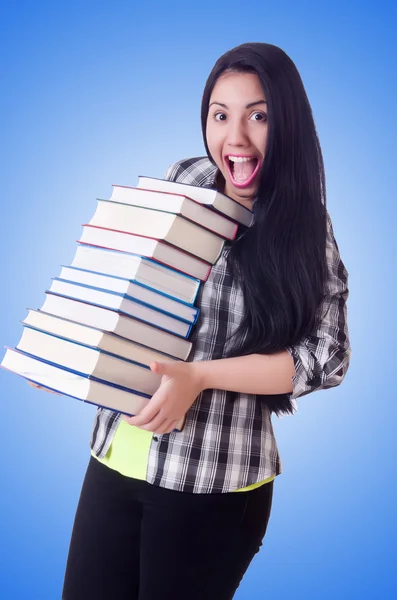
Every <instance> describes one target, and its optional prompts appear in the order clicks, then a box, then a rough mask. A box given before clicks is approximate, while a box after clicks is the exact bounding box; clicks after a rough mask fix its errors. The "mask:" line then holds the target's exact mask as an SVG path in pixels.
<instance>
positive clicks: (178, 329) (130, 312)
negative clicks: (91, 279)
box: [47, 279, 192, 338]
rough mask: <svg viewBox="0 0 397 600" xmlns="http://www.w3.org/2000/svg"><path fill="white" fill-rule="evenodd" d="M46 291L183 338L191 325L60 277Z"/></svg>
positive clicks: (111, 294)
mask: <svg viewBox="0 0 397 600" xmlns="http://www.w3.org/2000/svg"><path fill="white" fill-rule="evenodd" d="M47 291H49V292H52V293H53V294H59V295H60V296H65V297H67V298H73V299H74V300H81V301H83V302H90V303H92V304H96V305H97V306H102V307H103V308H110V309H112V310H117V311H118V312H120V313H123V314H125V315H127V316H129V317H134V318H135V319H140V320H141V321H144V322H145V323H150V324H151V325H155V326H156V327H161V329H164V330H166V331H170V332H171V333H174V334H175V335H180V336H182V337H185V338H187V337H188V335H189V333H190V330H191V327H192V326H191V325H190V324H189V323H186V322H185V321H181V320H180V319H175V318H174V317H170V316H169V315H166V314H164V313H162V312H160V311H158V310H154V309H152V308H149V307H148V306H144V305H143V304H140V303H139V302H135V301H134V300H130V299H128V298H126V297H125V296H122V295H121V294H117V293H116V292H105V291H101V290H96V289H94V288H90V287H86V286H84V285H80V284H77V283H73V282H69V281H61V280H60V279H53V280H52V284H51V287H50V288H49V290H47Z"/></svg>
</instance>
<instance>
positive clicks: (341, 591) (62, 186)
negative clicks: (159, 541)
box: [0, 0, 397, 600]
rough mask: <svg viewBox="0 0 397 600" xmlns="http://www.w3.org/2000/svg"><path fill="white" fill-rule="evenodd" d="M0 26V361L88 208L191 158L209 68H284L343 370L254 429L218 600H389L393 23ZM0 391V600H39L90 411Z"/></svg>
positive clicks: (50, 571) (212, 6)
mask: <svg viewBox="0 0 397 600" xmlns="http://www.w3.org/2000/svg"><path fill="white" fill-rule="evenodd" d="M0 11H1V13H0V23H1V36H0V44H1V57H2V58H1V62H2V68H1V73H2V74H1V79H0V81H1V88H2V89H1V94H0V98H1V99H0V102H1V111H0V115H1V117H0V118H1V139H2V143H1V150H0V152H1V160H0V165H1V196H0V202H1V207H2V211H1V215H2V216H1V223H0V232H1V235H0V244H1V256H2V263H1V282H2V294H1V300H0V302H1V313H0V327H1V334H0V343H1V345H2V346H3V345H10V346H12V345H14V344H16V343H17V342H18V340H19V337H20V334H21V329H22V328H21V326H20V324H19V320H20V319H23V318H24V317H25V315H26V308H27V307H31V308H38V307H39V306H41V304H42V302H43V301H44V289H45V288H46V287H47V286H48V285H49V283H50V278H51V277H53V276H56V275H58V271H59V268H60V265H61V264H69V263H70V261H71V259H72V257H73V255H74V251H75V240H76V239H77V237H78V236H79V234H80V231H81V227H80V225H81V224H82V223H83V222H86V221H87V220H88V219H89V218H90V217H91V215H92V213H93V210H94V207H95V204H96V200H95V199H96V197H104V198H106V197H108V196H109V195H110V192H111V184H112V183H119V184H125V185H135V183H136V180H137V176H138V175H139V174H146V175H151V176H155V177H162V176H163V174H164V172H165V170H166V168H167V166H168V165H169V164H170V163H171V162H172V161H174V160H177V159H179V158H184V157H188V156H197V155H200V154H202V153H203V144H202V140H201V133H200V119H199V107H200V98H201V92H202V89H203V86H204V83H205V79H206V77H207V75H208V73H209V71H210V69H211V68H212V66H213V63H214V62H215V60H216V59H217V58H218V56H220V55H221V54H222V53H223V52H224V51H226V50H228V49H229V48H231V47H233V46H235V45H237V44H239V43H242V42H246V41H267V42H270V43H273V44H276V45H279V46H281V47H282V48H283V49H284V50H285V51H286V52H287V53H288V54H289V55H290V56H291V58H292V59H293V60H294V62H295V64H296V65H297V67H298V69H299V71H300V73H301V76H302V79H303V81H304V84H305V87H306V90H307V93H308V96H309V99H310V102H311V105H312V108H313V112H314V116H315V121H316V124H317V127H318V131H319V135H320V140H321V144H322V149H323V153H324V159H325V166H326V174H327V192H328V207H329V211H330V214H331V217H332V220H333V224H334V229H335V235H336V238H337V242H338V244H339V247H340V251H341V255H342V258H343V260H344V262H345V264H346V266H347V268H348V271H349V274H350V298H349V302H348V308H349V324H350V331H351V342H352V347H353V356H352V362H351V367H350V370H349V372H348V375H347V377H346V379H345V381H344V383H343V384H342V386H340V387H339V388H336V389H332V390H326V391H322V392H318V393H315V394H312V395H309V396H306V397H305V398H303V399H302V400H301V401H300V412H299V413H298V414H297V415H296V416H295V417H287V418H283V419H277V418H275V419H274V426H275V430H276V435H277V439H278V443H279V447H280V452H281V456H282V460H283V468H284V472H283V474H282V475H281V476H280V477H278V478H277V481H276V485H275V496H274V504H273V511H272V515H271V519H270V524H269V529H268V534H267V536H266V538H265V542H264V544H263V546H262V548H261V550H260V553H259V554H258V555H256V557H255V559H254V561H253V563H252V564H251V567H250V568H249V571H248V572H247V574H246V576H245V578H244V581H243V582H242V584H241V586H240V589H239V590H238V592H237V594H236V599H237V600H243V599H248V598H250V599H251V600H259V599H262V598H272V599H273V600H287V599H290V598H294V599H296V600H301V599H302V600H328V599H335V598H338V599H343V600H344V599H349V600H350V599H355V598H360V599H361V600H364V599H372V598H380V599H388V598H392V597H395V596H394V593H396V589H395V588H396V585H395V577H394V571H393V553H394V554H395V535H396V521H395V512H396V510H395V492H396V486H395V478H396V468H395V462H396V454H395V450H396V444H395V429H396V425H395V424H396V421H395V419H396V416H397V411H396V392H395V388H396V385H395V372H396V368H395V365H394V361H395V353H394V350H395V337H396V336H395V333H396V319H395V314H396V311H395V298H394V284H393V279H394V277H395V273H396V271H395V258H396V252H395V251H396V205H395V174H396V143H395V138H396V110H395V97H396V72H395V59H393V58H392V55H395V51H396V46H395V43H394V39H393V36H394V35H395V28H396V15H395V11H394V8H393V3H392V2H389V3H388V2H382V1H381V2H354V1H352V2H341V1H336V2H308V1H305V0H304V1H301V2H292V1H290V2H288V1H278V2H267V1H261V2H259V1H258V0H252V1H251V2H249V3H246V4H244V3H242V2H241V0H240V2H234V0H231V1H228V2H220V3H212V2H210V1H208V0H203V1H202V2H201V3H200V4H193V3H192V4H191V5H190V4H187V3H185V2H183V3H182V2H180V3H176V2H170V3H164V4H160V3H159V4H158V5H156V4H153V3H150V4H149V5H148V6H143V5H139V4H136V3H134V2H132V1H131V2H126V1H125V2H118V1H115V2H104V1H95V2H94V1H92V2H86V1H80V2H75V1H73V0H72V1H69V2H67V3H66V2H41V1H36V2H34V3H33V2H26V1H25V2H23V1H22V2H12V3H11V2H4V3H2V8H1V9H0ZM393 266H394V268H393ZM2 355H3V351H2V352H1V357H2ZM0 386H1V417H2V427H1V429H2V431H1V440H2V455H1V467H0V469H1V494H0V509H1V510H0V555H1V560H0V569H1V576H0V598H2V599H3V598H4V599H5V600H14V599H15V600H16V599H18V600H19V599H26V598H39V599H40V600H55V599H58V598H60V597H61V587H62V580H63V573H64V565H65V561H66V556H67V550H68V544H69V539H70V533H71V528H72V523H73V518H74V512H75V509H76V504H77V500H78V496H79V491H80V486H81V483H82V479H83V475H84V472H85V468H86V464H87V461H88V458H89V446H88V444H89V437H90V433H91V424H92V420H93V416H94V412H95V409H94V407H92V406H90V405H85V404H83V403H79V402H73V401H71V400H70V399H67V398H65V397H57V396H50V395H47V394H44V393H43V392H39V391H36V390H33V389H31V388H30V387H29V386H28V385H27V384H26V383H25V382H24V381H23V380H22V379H19V378H17V377H15V376H13V375H11V374H9V373H6V372H4V371H2V372H1V373H0ZM165 597H167V596H166V595H165ZM109 600H110V599H109ZM186 600H188V594H187V596H186Z"/></svg>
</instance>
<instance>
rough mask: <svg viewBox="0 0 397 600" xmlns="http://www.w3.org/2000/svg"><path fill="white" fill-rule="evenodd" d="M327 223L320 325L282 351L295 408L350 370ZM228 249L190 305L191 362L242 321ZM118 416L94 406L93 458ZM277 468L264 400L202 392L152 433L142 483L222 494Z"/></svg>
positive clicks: (210, 182)
mask: <svg viewBox="0 0 397 600" xmlns="http://www.w3.org/2000/svg"><path fill="white" fill-rule="evenodd" d="M217 172H218V171H217V168H216V167H214V165H213V164H212V163H211V162H210V161H209V160H208V158H206V157H204V158H196V159H189V160H183V161H179V162H177V163H175V164H174V165H172V166H171V167H170V168H169V169H168V171H167V174H166V179H170V180H172V181H178V182H182V183H188V184H192V185H198V186H203V187H214V186H215V178H216V175H217ZM327 223H328V228H327V243H326V256H327V264H328V280H327V293H326V294H325V296H324V299H323V302H322V304H321V306H320V307H319V313H318V314H319V317H320V319H319V320H318V323H319V324H318V326H317V329H316V330H315V331H313V333H312V335H310V336H308V337H305V338H304V339H302V340H301V341H300V343H299V344H297V345H294V346H293V347H292V346H291V347H288V348H286V350H287V351H288V352H289V353H290V354H291V356H292V357H293V360H294V364H295V370H296V375H295V376H294V377H293V380H292V383H293V391H292V393H291V394H290V395H289V397H290V399H291V400H293V401H294V402H293V405H294V408H295V410H296V399H297V398H299V397H301V396H304V395H306V394H309V393H310V392H314V391H316V390H321V389H327V388H331V387H334V386H337V385H339V384H340V383H341V382H342V380H343V378H344V376H345V374H346V372H347V369H348V367H349V360H350V354H351V350H350V344H349V334H348V328H347V309H346V300H347V297H348V294H349V291H348V287H347V277H348V273H347V271H346V268H345V266H344V265H343V263H342V261H341V258H340V255H339V250H338V246H337V244H336V242H335V238H334V234H333V229H332V224H331V220H330V217H329V215H328V214H327ZM228 252H229V246H228V244H227V243H226V244H225V247H224V250H223V252H222V254H221V256H220V258H219V259H218V261H217V262H216V264H215V265H213V267H212V269H211V272H210V275H209V278H208V279H207V281H206V282H205V283H204V284H201V286H200V291H199V294H198V296H197V302H196V304H197V305H198V306H199V307H200V309H201V312H200V318H199V321H198V323H197V325H196V327H195V328H194V330H193V332H192V335H191V337H190V340H191V341H192V342H193V346H192V350H191V353H190V356H189V358H188V360H189V361H199V360H211V358H213V357H214V356H216V357H219V354H222V349H223V351H224V352H226V351H227V349H228V344H227V342H226V338H227V337H228V336H229V335H230V334H231V333H232V332H234V331H235V330H236V329H237V327H238V325H239V323H240V321H241V319H242V316H243V311H244V303H243V295H242V291H241V289H240V288H238V287H237V285H236V284H235V282H234V281H233V278H232V276H231V274H230V272H229V271H228V269H227V262H226V257H227V253H228ZM232 398H233V400H232ZM119 420H120V414H119V413H115V412H113V411H111V410H108V409H103V408H99V409H98V411H97V414H96V418H95V422H94V427H93V432H92V437H91V449H92V450H93V452H94V453H95V454H96V455H97V456H98V457H104V456H105V454H106V453H107V451H108V449H109V447H110V444H111V442H112V439H113V436H114V434H115V431H116V429H117V426H118V423H119ZM280 473H281V461H280V457H279V453H278V448H277V444H276V440H275V437H274V432H273V427H272V422H271V413H270V412H269V409H268V408H267V407H266V406H265V405H264V403H263V402H261V401H260V399H259V398H257V396H256V395H254V394H243V393H235V392H227V391H223V390H211V389H208V390H204V391H203V392H202V393H201V394H200V395H199V396H198V398H197V399H196V400H195V402H194V403H193V405H192V406H191V408H190V409H189V410H188V412H187V414H186V422H185V426H184V429H183V431H181V432H171V433H167V434H162V435H156V434H154V435H152V440H151V445H150V449H149V457H148V464H147V471H146V481H147V482H148V483H151V484H154V485H158V486H161V487H165V488H168V489H172V490H177V491H183V492H193V493H224V492H231V491H234V490H237V489H240V488H243V487H246V486H248V485H251V484H253V483H256V482H259V481H262V480H263V479H267V478H268V477H271V476H272V475H279V474H280Z"/></svg>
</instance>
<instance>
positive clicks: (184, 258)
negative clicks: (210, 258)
mask: <svg viewBox="0 0 397 600" xmlns="http://www.w3.org/2000/svg"><path fill="white" fill-rule="evenodd" d="M78 242H79V243H80V244H88V245H90V246H96V247H98V248H106V249H109V250H118V251H119V252H129V253H131V254H138V255H140V256H146V257H147V258H152V259H153V260H155V261H158V262H160V263H162V264H163V265H166V266H168V267H171V268H173V269H177V270H178V271H180V272H181V273H185V274H187V275H190V276H191V277H196V278H197V279H200V280H201V281H206V280H207V279H208V276H209V274H210V271H211V265H210V264H209V263H208V262H204V261H202V260H200V259H198V258H196V257H195V256H192V255H191V254H188V253H187V252H183V251H182V250H179V249H178V248H175V247H174V246H170V245H169V244H166V243H164V242H162V241H160V240H155V239H151V238H145V237H142V236H139V235H134V234H130V233H125V232H122V231H113V230H111V229H106V228H105V227H92V226H90V225H83V233H82V235H81V238H80V239H79V240H78Z"/></svg>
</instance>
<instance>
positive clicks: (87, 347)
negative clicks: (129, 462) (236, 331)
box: [1, 177, 253, 429]
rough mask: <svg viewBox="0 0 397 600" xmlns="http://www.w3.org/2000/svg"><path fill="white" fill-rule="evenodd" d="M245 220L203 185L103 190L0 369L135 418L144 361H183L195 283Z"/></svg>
mask: <svg viewBox="0 0 397 600" xmlns="http://www.w3.org/2000/svg"><path fill="white" fill-rule="evenodd" d="M252 218H253V214H252V213H251V212H250V211H249V210H247V209H246V208H245V207H243V206H242V205H240V204H239V203H237V202H235V201H234V200H232V199H231V198H229V197H228V196H225V195H223V194H220V193H219V192H217V191H215V190H212V189H208V188H200V187H195V186H191V185H186V184H181V183H174V182H170V181H165V180H162V179H153V178H148V177H140V178H139V182H138V187H137V188H132V187H125V186H119V185H115V186H113V193H112V196H111V198H110V199H109V200H98V204H97V208H96V211H95V213H94V215H93V217H92V219H91V220H90V222H89V223H87V224H85V225H83V232H82V235H81V238H80V239H79V240H78V246H77V250H76V253H75V256H74V259H73V261H72V264H71V265H70V266H62V267H61V271H60V274H59V276H58V277H55V278H54V279H53V280H52V284H51V286H50V288H49V289H48V290H46V299H45V301H44V304H43V305H42V307H41V308H40V309H38V310H29V312H28V315H27V317H26V318H25V319H24V321H23V322H22V323H23V326H24V329H23V333H22V337H21V339H20V341H19V343H18V345H17V346H16V347H15V348H13V349H11V348H8V349H7V352H6V354H5V356H4V358H3V361H2V363H1V366H2V367H3V368H5V369H8V370H9V371H12V372H14V373H16V374H18V375H21V376H22V377H24V378H26V379H28V380H30V381H32V382H34V383H36V384H39V385H40V386H43V387H46V388H48V389H51V390H54V391H57V392H59V393H62V394H65V395H67V396H71V397H74V398H78V399H80V400H84V401H86V402H90V403H92V404H95V405H98V406H103V407H106V408H110V409H112V410H116V411H118V412H122V413H125V414H128V415H134V414H136V413H138V412H140V410H141V409H142V408H143V407H144V406H145V405H146V404H147V402H148V401H149V399H150V398H151V396H152V395H153V394H154V393H155V391H156V390H157V389H158V387H159V385H160V381H161V377H160V376H159V375H157V374H156V373H153V372H152V371H151V370H150V364H151V363H152V362H153V361H159V362H170V361H176V360H186V359H187V358H188V356H189V352H190V350H191V342H190V341H189V339H188V338H189V335H190V333H191V330H192V327H193V325H195V323H196V322H197V319H198V316H199V309H198V308H197V307H195V306H194V302H195V300H196V298H197V294H198V291H199V286H200V284H201V282H204V281H206V279H207V278H208V275H209V272H210V269H211V266H212V265H213V264H214V263H215V262H216V261H217V259H218V257H219V256H220V254H221V252H222V249H223V246H224V243H225V240H233V239H235V237H236V234H237V229H238V224H239V223H242V224H244V225H246V226H250V225H251V223H252ZM182 427H183V421H182V422H180V423H179V424H178V426H177V429H181V428H182Z"/></svg>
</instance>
